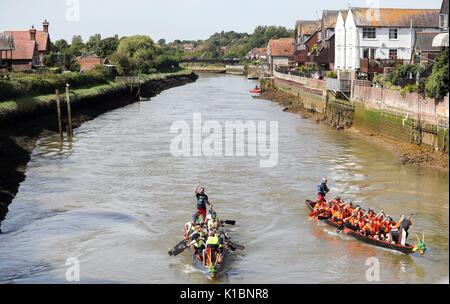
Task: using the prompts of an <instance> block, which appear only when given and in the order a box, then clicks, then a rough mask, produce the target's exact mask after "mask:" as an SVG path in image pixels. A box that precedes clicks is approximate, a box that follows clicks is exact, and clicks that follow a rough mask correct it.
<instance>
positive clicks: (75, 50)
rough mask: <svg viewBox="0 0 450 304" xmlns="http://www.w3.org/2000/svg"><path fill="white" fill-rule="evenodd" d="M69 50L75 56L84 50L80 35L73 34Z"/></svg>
mask: <svg viewBox="0 0 450 304" xmlns="http://www.w3.org/2000/svg"><path fill="white" fill-rule="evenodd" d="M69 51H70V53H71V54H72V55H73V56H75V57H77V56H81V54H83V53H85V52H86V46H85V45H84V43H83V38H81V36H73V38H72V44H71V45H70V48H69Z"/></svg>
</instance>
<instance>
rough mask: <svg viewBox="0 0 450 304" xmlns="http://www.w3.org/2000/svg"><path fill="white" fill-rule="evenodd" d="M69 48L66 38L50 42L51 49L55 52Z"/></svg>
mask: <svg viewBox="0 0 450 304" xmlns="http://www.w3.org/2000/svg"><path fill="white" fill-rule="evenodd" d="M68 49H69V43H67V41H66V40H64V39H60V40H57V41H55V43H53V44H52V51H53V52H55V53H65V52H67V50H68Z"/></svg>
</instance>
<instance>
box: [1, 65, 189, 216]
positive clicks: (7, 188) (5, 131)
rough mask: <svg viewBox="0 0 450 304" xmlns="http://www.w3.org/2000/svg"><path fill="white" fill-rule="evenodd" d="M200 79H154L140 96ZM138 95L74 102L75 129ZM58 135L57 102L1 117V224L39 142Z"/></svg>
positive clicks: (130, 93) (109, 94)
mask: <svg viewBox="0 0 450 304" xmlns="http://www.w3.org/2000/svg"><path fill="white" fill-rule="evenodd" d="M197 78H198V76H197V75H196V74H194V73H192V74H191V75H187V76H186V75H184V76H175V77H170V78H165V79H159V80H152V81H149V82H148V83H146V85H145V87H144V88H143V92H141V93H143V95H144V96H148V97H153V96H156V95H157V94H159V93H160V92H162V91H164V90H167V89H169V88H173V87H176V86H181V85H184V84H187V83H191V82H194V81H195V80H196V79H197ZM136 93H137V92H136V90H130V89H129V88H124V89H122V90H114V91H111V92H104V93H102V94H101V95H98V96H95V97H89V98H84V99H77V100H75V101H74V102H73V103H71V104H72V123H73V127H74V128H77V127H79V126H81V125H82V124H83V123H84V122H86V121H89V120H92V119H94V118H95V117H97V116H99V115H101V114H103V113H106V112H108V111H110V110H113V109H116V108H120V107H123V106H125V105H128V104H131V103H134V102H136V101H138V100H139V99H138V98H137V97H136ZM63 110H65V108H64V109H63ZM63 113H65V112H64V111H63ZM65 116H66V115H64V114H63V126H65V125H66V124H67V119H66V117H65ZM57 132H58V124H57V119H56V104H55V103H49V104H47V105H43V106H40V107H38V108H36V109H35V110H34V111H32V112H23V113H20V112H19V113H17V112H16V113H11V114H10V115H8V116H7V117H2V120H1V123H0V172H1V174H0V224H1V221H2V220H3V219H4V217H5V216H6V214H7V212H8V206H9V204H10V203H11V201H12V200H13V199H14V197H15V195H16V194H17V192H18V189H19V185H20V183H21V182H22V181H23V180H24V179H25V169H26V166H27V163H28V162H29V161H30V155H31V152H32V151H33V149H34V147H35V145H36V141H37V140H38V139H39V138H42V137H46V136H50V135H53V134H56V133H57Z"/></svg>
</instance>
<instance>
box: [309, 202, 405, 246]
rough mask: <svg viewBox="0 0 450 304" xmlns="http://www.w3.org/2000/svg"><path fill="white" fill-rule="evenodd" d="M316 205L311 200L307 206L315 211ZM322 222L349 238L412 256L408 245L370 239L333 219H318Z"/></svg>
mask: <svg viewBox="0 0 450 304" xmlns="http://www.w3.org/2000/svg"><path fill="white" fill-rule="evenodd" d="M315 204H316V203H315V202H313V201H310V200H307V201H306V206H307V207H308V209H309V210H311V211H313V210H314V205H315ZM318 220H319V221H321V222H324V223H326V224H328V225H330V226H332V227H336V228H339V229H342V232H343V233H345V234H346V235H348V236H351V237H353V238H355V239H357V240H359V241H361V242H364V243H366V244H370V245H373V246H377V247H382V248H386V249H390V250H395V251H399V252H401V253H405V254H411V253H413V248H414V247H413V246H411V245H409V244H406V245H405V246H403V245H400V244H392V243H389V242H386V241H382V240H376V239H373V238H369V237H366V236H365V235H363V234H361V233H359V232H357V231H354V230H352V229H349V228H344V226H342V225H339V224H338V223H336V222H334V221H332V220H331V219H318Z"/></svg>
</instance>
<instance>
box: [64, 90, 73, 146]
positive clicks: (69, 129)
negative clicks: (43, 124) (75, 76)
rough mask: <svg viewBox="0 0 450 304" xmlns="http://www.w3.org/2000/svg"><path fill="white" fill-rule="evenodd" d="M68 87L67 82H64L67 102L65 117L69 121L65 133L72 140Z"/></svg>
mask: <svg viewBox="0 0 450 304" xmlns="http://www.w3.org/2000/svg"><path fill="white" fill-rule="evenodd" d="M69 87H70V85H69V84H66V96H67V97H66V103H67V115H68V117H67V119H68V122H69V128H68V133H67V135H68V137H69V140H72V137H73V129H72V110H71V108H70V93H69Z"/></svg>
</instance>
